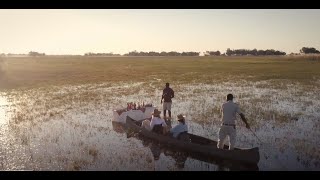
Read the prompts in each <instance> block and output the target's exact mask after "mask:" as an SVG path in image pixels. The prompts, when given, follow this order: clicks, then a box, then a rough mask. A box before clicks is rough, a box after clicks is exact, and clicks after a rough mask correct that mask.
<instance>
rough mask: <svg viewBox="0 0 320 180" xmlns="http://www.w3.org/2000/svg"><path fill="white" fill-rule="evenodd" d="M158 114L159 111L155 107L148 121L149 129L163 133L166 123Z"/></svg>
mask: <svg viewBox="0 0 320 180" xmlns="http://www.w3.org/2000/svg"><path fill="white" fill-rule="evenodd" d="M160 114H161V112H160V111H159V110H158V109H155V110H154V111H153V113H152V119H151V122H150V129H151V131H153V132H155V133H158V134H165V129H166V127H167V124H166V122H165V121H164V120H163V119H161V118H160ZM164 127H165V128H164Z"/></svg>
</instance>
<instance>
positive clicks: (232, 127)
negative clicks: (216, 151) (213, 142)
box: [217, 94, 250, 150]
mask: <svg viewBox="0 0 320 180" xmlns="http://www.w3.org/2000/svg"><path fill="white" fill-rule="evenodd" d="M221 113H222V125H221V127H220V129H219V138H218V144H217V146H218V148H220V149H223V147H224V140H225V138H226V137H227V136H229V150H233V149H234V145H235V142H236V124H235V121H236V114H237V113H238V114H239V115H240V117H241V120H242V121H243V122H244V123H245V124H246V128H248V129H250V126H249V124H248V122H247V120H246V118H245V117H244V114H243V113H242V112H241V111H240V108H239V106H238V105H237V104H236V103H234V102H233V95H232V94H228V95H227V102H226V103H224V104H223V105H222V107H221Z"/></svg>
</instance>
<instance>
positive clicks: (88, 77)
mask: <svg viewBox="0 0 320 180" xmlns="http://www.w3.org/2000/svg"><path fill="white" fill-rule="evenodd" d="M310 58H311V57H308V56H301V57H300V56H299V57H290V56H285V57H50V56H48V57H36V58H35V57H20V58H13V57H11V58H9V57H8V58H2V61H1V63H0V65H1V66H2V67H1V69H2V70H1V71H0V73H1V76H2V78H0V81H1V86H0V90H1V89H3V90H4V89H12V88H30V87H43V86H48V85H66V84H68V85H76V84H84V83H85V84H88V83H101V82H120V81H121V82H142V81H149V80H151V79H154V78H157V79H160V80H159V81H158V83H159V84H163V83H165V82H167V81H168V82H171V83H178V82H179V83H192V82H197V81H201V82H203V83H212V82H216V83H221V82H225V81H235V82H236V81H241V80H243V79H245V80H246V81H253V82H255V81H263V80H270V79H272V80H273V81H274V82H278V81H282V80H288V81H295V82H301V83H303V84H312V82H313V81H314V79H315V78H318V77H320V71H319V68H320V61H318V60H316V61H315V60H312V58H311V60H310ZM155 84H157V83H155Z"/></svg>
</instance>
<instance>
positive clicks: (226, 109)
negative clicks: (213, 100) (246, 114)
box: [221, 101, 242, 124]
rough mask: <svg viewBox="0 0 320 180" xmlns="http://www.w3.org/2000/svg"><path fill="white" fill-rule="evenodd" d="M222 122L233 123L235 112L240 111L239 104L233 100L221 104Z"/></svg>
mask: <svg viewBox="0 0 320 180" xmlns="http://www.w3.org/2000/svg"><path fill="white" fill-rule="evenodd" d="M221 113H222V122H223V123H226V124H235V123H236V122H235V121H236V113H238V114H240V113H242V112H241V111H240V108H239V106H238V105H237V104H236V103H234V102H233V101H228V102H226V103H224V104H223V105H222V106H221Z"/></svg>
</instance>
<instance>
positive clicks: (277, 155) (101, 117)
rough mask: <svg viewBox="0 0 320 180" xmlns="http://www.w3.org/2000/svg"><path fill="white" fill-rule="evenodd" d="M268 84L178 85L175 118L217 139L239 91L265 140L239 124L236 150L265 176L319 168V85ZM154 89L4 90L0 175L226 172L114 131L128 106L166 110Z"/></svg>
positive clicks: (129, 86) (104, 86)
mask: <svg viewBox="0 0 320 180" xmlns="http://www.w3.org/2000/svg"><path fill="white" fill-rule="evenodd" d="M155 81H157V80H155ZM268 83H269V82H268V81H263V82H259V83H249V82H248V83H242V85H241V86H239V84H235V83H225V84H211V85H205V84H189V85H176V86H175V85H172V88H173V89H174V90H175V98H174V99H173V105H172V116H173V117H175V116H176V115H177V114H179V113H184V114H186V116H187V118H186V119H187V124H188V127H189V131H190V132H191V133H194V134H198V135H201V136H204V137H208V138H211V139H217V133H218V129H219V124H220V121H219V113H218V111H219V108H220V106H221V104H222V103H223V102H224V97H225V94H226V93H233V94H234V95H235V97H236V98H235V102H237V103H239V104H240V107H241V109H242V111H244V113H245V114H246V116H247V118H248V120H249V122H250V123H251V124H252V125H251V127H252V129H253V130H254V132H255V133H256V135H257V136H258V138H259V139H260V140H261V141H262V144H261V143H260V142H259V140H258V139H257V138H256V137H255V136H254V135H253V134H252V132H250V131H249V130H247V129H246V128H245V127H244V124H243V123H242V122H241V121H240V118H238V119H239V120H238V121H237V142H236V146H238V147H255V146H258V147H259V149H260V162H259V163H258V167H259V170H262V171H265V170H298V171H303V170H320V164H319V162H320V152H319V150H318V147H320V144H319V142H320V141H319V137H320V127H319V119H320V118H319V117H320V114H319V112H320V101H319V99H320V97H319V96H320V95H319V94H317V93H316V92H317V91H318V90H319V86H318V85H315V87H314V88H313V89H310V91H306V90H305V89H303V88H302V87H301V86H300V85H299V84H288V85H285V86H284V87H282V88H280V89H279V88H273V87H272V86H271V85H270V86H265V85H268ZM148 87H149V89H148ZM152 87H155V85H154V84H152V83H150V82H148V83H143V82H141V83H131V84H121V83H118V84H109V83H104V84H86V85H82V86H64V87H60V86H54V87H51V88H38V89H30V90H23V91H17V90H12V91H8V92H6V93H4V92H0V128H1V129H0V162H1V165H0V169H1V170H147V171H149V170H150V171H154V170H156V171H168V170H169V171H171V170H174V171H176V170H179V171H180V170H182V171H193V170H203V171H208V170H210V171H216V170H220V169H219V168H220V167H219V165H217V164H214V163H208V162H203V161H200V160H197V159H192V158H190V157H188V158H187V159H186V161H185V165H184V168H180V167H178V166H177V165H176V161H175V159H174V158H173V157H172V156H166V155H165V154H164V153H161V155H160V157H159V160H154V158H153V154H152V151H151V149H150V147H149V146H145V145H144V144H143V143H142V141H141V140H140V139H137V138H133V137H131V138H127V134H126V133H124V132H121V131H119V130H117V129H114V126H113V125H112V120H113V114H112V113H113V109H117V108H122V107H125V106H126V103H127V102H142V101H144V102H145V103H146V102H151V103H153V104H154V105H155V106H157V107H159V109H160V110H161V109H162V108H161V104H160V95H161V92H162V87H158V88H157V89H155V90H154V89H151V91H150V88H152ZM258 87H259V88H258ZM262 87H266V88H262ZM174 123H175V122H173V125H174Z"/></svg>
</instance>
